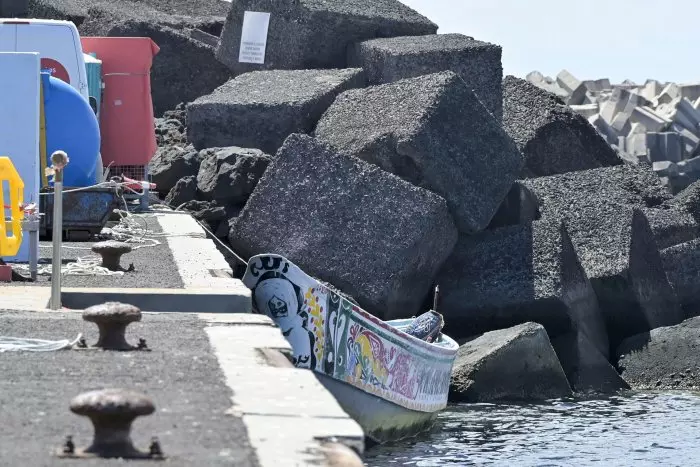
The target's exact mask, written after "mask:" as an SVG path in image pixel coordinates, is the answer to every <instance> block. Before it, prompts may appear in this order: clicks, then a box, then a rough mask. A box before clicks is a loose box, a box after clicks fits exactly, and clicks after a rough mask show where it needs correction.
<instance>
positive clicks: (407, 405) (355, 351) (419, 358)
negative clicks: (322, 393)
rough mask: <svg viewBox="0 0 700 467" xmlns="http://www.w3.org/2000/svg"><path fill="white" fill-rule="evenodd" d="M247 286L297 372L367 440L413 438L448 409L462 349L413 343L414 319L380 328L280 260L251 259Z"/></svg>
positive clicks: (449, 343)
mask: <svg viewBox="0 0 700 467" xmlns="http://www.w3.org/2000/svg"><path fill="white" fill-rule="evenodd" d="M243 283H244V284H245V285H246V286H247V287H248V288H250V289H251V292H252V298H253V308H254V310H255V311H256V312H258V313H263V314H266V315H268V316H269V317H270V318H272V319H273V321H275V323H276V324H277V325H278V326H279V327H280V330H281V331H282V334H283V335H284V336H285V337H286V339H287V341H288V342H289V343H290V345H291V346H292V350H293V363H294V365H295V366H296V367H297V368H307V369H310V370H313V371H314V372H315V373H316V374H317V376H318V377H319V379H321V380H322V382H323V383H324V385H325V386H326V387H327V388H328V389H329V391H330V392H331V393H332V394H333V395H334V396H335V397H336V399H337V400H338V402H339V403H340V405H341V406H342V407H343V408H344V409H345V411H346V412H348V414H349V415H350V416H352V417H353V418H354V419H355V420H356V421H357V422H358V423H359V425H360V426H361V427H362V428H363V429H364V430H365V433H366V434H367V435H368V436H369V437H370V438H372V439H375V440H377V441H379V442H382V441H384V440H389V439H398V438H401V437H406V436H411V435H414V434H416V433H418V432H419V431H421V430H423V429H425V428H426V427H428V426H430V422H431V421H432V420H433V419H434V418H435V415H436V414H437V413H438V412H439V411H441V410H442V409H444V408H445V406H446V405H447V395H448V392H449V386H450V377H451V373H452V365H453V364H454V360H455V357H456V354H457V350H458V348H459V346H458V345H457V343H455V342H454V341H453V340H452V339H450V338H449V337H447V336H445V335H440V336H439V337H438V339H437V340H436V341H435V342H426V341H424V340H421V339H418V338H416V337H414V336H411V335H409V334H407V333H405V332H404V331H403V329H407V328H408V327H409V325H410V323H411V322H412V320H394V321H388V322H386V321H382V320H380V319H379V318H377V317H375V316H373V315H371V314H370V313H367V312H366V311H364V310H363V309H362V308H360V307H359V306H358V305H357V304H355V303H353V302H351V301H350V300H348V299H347V298H346V297H344V296H343V295H342V294H340V293H338V292H336V291H334V290H331V289H330V288H329V287H328V286H326V285H324V284H322V283H320V282H319V281H318V280H316V279H314V278H312V277H311V276H309V275H307V274H306V273H304V272H303V271H302V270H301V269H300V268H298V267H297V266H296V265H294V264H293V263H292V262H290V261H289V260H287V259H286V258H284V257H282V256H279V255H258V256H254V257H252V258H251V259H250V261H249V262H248V268H247V270H246V273H245V275H244V276H243Z"/></svg>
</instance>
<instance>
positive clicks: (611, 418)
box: [365, 393, 700, 467]
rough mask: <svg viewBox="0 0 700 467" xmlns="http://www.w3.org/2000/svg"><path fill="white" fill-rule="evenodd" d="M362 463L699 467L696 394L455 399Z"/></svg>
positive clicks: (380, 466) (383, 466) (387, 466)
mask: <svg viewBox="0 0 700 467" xmlns="http://www.w3.org/2000/svg"><path fill="white" fill-rule="evenodd" d="M365 464H366V465H367V466H371V467H394V466H401V465H411V466H443V465H465V466H468V465H488V466H518V467H520V466H582V465H599V466H613V465H614V466H617V465H620V466H634V467H641V466H664V467H665V466H700V394H698V393H628V394H625V395H620V396H615V397H611V398H608V399H604V400H600V399H598V400H580V399H579V400H574V399H571V400H556V401H551V402H547V403H544V404H538V405H537V404H528V405H494V404H471V405H455V406H451V407H449V408H448V409H447V410H446V411H445V412H443V413H442V414H441V416H440V417H439V419H438V421H437V423H436V425H435V427H434V429H433V430H432V431H431V432H430V433H428V434H426V435H424V436H421V437H419V438H416V439H414V440H411V441H408V442H404V443H399V444H395V445H387V446H380V447H376V448H373V449H371V450H369V451H368V452H367V453H366V455H365Z"/></svg>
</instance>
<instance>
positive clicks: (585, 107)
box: [569, 103, 600, 119]
mask: <svg viewBox="0 0 700 467" xmlns="http://www.w3.org/2000/svg"><path fill="white" fill-rule="evenodd" d="M569 107H571V110H573V111H574V112H576V113H577V114H579V115H581V116H582V117H584V118H587V119H588V118H591V117H592V116H594V115H595V114H597V113H598V111H599V110H600V109H599V107H598V104H595V103H594V104H582V105H569Z"/></svg>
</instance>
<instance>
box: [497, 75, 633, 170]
mask: <svg viewBox="0 0 700 467" xmlns="http://www.w3.org/2000/svg"><path fill="white" fill-rule="evenodd" d="M503 128H504V129H505V130H506V132H507V133H508V134H509V135H510V136H511V138H513V140H514V141H515V142H516V143H517V145H518V148H519V149H520V151H521V152H522V153H523V156H524V158H525V167H524V175H526V176H528V177H541V176H546V175H554V174H560V173H566V172H573V171H576V170H585V169H593V168H596V167H602V166H610V165H618V164H621V163H622V160H621V159H620V158H619V157H618V156H617V154H616V153H615V151H614V150H613V149H612V148H611V147H610V145H609V144H607V143H606V141H605V140H604V139H603V138H602V137H601V136H600V135H599V134H598V132H597V131H596V130H595V128H593V126H591V124H590V123H588V121H587V120H586V118H584V117H583V116H581V115H579V114H577V113H575V112H574V111H573V110H571V109H570V108H569V107H567V106H566V105H564V103H563V101H561V100H560V99H559V98H557V97H556V96H554V95H552V94H551V93H549V92H547V91H545V90H543V89H540V88H538V87H537V86H535V85H533V84H531V83H529V82H527V81H525V80H522V79H519V78H516V77H514V76H506V78H505V79H504V80H503Z"/></svg>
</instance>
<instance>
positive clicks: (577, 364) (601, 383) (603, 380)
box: [552, 332, 629, 394]
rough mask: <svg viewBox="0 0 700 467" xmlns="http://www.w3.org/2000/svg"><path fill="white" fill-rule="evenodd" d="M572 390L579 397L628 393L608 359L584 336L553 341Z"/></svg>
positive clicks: (572, 335) (626, 385)
mask: <svg viewBox="0 0 700 467" xmlns="http://www.w3.org/2000/svg"><path fill="white" fill-rule="evenodd" d="M552 346H553V347H554V350H555V352H556V353H557V356H558V357H559V361H560V362H561V366H562V368H563V370H564V373H566V378H567V379H568V380H569V384H570V385H571V388H572V389H573V390H574V391H575V392H577V393H603V394H605V393H614V392H617V391H619V390H620V389H629V385H628V384H627V383H626V382H625V381H624V380H623V379H622V378H621V377H620V375H619V374H618V373H617V370H616V369H615V368H614V367H613V366H612V365H611V364H610V362H609V361H608V358H607V357H606V356H605V355H603V354H602V353H601V352H600V350H599V349H597V348H596V347H595V345H594V344H593V343H592V342H591V341H590V339H588V336H586V335H585V334H582V333H574V332H571V333H569V334H565V335H563V336H558V337H556V338H553V339H552Z"/></svg>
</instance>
